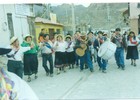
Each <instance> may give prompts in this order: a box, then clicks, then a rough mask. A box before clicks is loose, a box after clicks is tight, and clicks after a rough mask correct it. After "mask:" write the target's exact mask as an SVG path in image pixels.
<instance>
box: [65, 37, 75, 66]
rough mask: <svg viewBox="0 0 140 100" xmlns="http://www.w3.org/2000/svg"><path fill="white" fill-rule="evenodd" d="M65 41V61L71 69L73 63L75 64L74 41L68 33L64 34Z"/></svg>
mask: <svg viewBox="0 0 140 100" xmlns="http://www.w3.org/2000/svg"><path fill="white" fill-rule="evenodd" d="M65 41H66V45H67V47H66V57H67V63H68V65H69V69H71V68H74V64H75V53H74V43H73V41H72V37H71V36H70V35H66V37H65Z"/></svg>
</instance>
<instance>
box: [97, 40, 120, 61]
mask: <svg viewBox="0 0 140 100" xmlns="http://www.w3.org/2000/svg"><path fill="white" fill-rule="evenodd" d="M116 48H117V46H116V44H114V43H112V42H110V41H106V42H104V43H103V44H102V45H101V47H100V48H99V51H98V56H99V57H101V58H103V59H105V60H109V59H110V58H111V57H112V56H113V55H114V53H115V51H116Z"/></svg>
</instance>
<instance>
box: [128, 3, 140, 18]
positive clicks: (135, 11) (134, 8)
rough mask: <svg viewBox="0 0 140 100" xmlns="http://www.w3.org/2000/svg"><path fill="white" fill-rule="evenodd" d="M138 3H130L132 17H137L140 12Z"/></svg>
mask: <svg viewBox="0 0 140 100" xmlns="http://www.w3.org/2000/svg"><path fill="white" fill-rule="evenodd" d="M137 4H138V3H130V19H135V18H136V19H137V18H138V15H139V14H140V8H137Z"/></svg>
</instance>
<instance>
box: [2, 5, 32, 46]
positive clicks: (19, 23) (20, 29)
mask: <svg viewBox="0 0 140 100" xmlns="http://www.w3.org/2000/svg"><path fill="white" fill-rule="evenodd" d="M28 8H29V7H27V9H28ZM27 11H28V10H27ZM0 12H1V15H0V45H8V44H9V43H10V32H9V30H8V21H7V13H12V20H13V28H14V35H15V36H17V37H18V38H19V41H20V43H21V42H22V41H23V36H24V35H25V34H29V25H28V22H27V15H26V14H25V12H24V13H23V14H22V13H20V14H19V13H18V12H17V9H16V6H15V4H0ZM28 15H29V12H28ZM29 16H30V15H29ZM4 22H6V23H7V26H5V27H6V28H5V29H7V30H3V27H2V25H3V23H4Z"/></svg>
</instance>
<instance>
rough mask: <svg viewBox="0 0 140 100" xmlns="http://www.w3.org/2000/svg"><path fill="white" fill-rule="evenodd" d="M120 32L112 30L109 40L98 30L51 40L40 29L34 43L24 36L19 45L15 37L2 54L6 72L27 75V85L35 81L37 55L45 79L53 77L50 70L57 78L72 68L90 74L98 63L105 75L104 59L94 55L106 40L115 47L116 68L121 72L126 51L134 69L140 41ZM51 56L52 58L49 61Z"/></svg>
mask: <svg viewBox="0 0 140 100" xmlns="http://www.w3.org/2000/svg"><path fill="white" fill-rule="evenodd" d="M120 32H121V29H120V28H116V30H115V31H114V32H113V33H112V35H111V37H109V36H108V34H107V33H104V32H102V31H98V33H97V34H95V33H93V32H92V31H90V32H88V33H85V32H80V31H76V33H75V34H74V35H73V36H72V35H71V34H67V35H66V36H64V35H63V34H56V35H55V36H54V39H53V40H50V38H49V37H50V36H49V34H47V33H46V30H45V28H44V29H41V33H40V34H39V37H38V43H37V44H36V43H35V42H33V37H32V36H31V35H30V34H27V35H26V36H25V37H24V41H23V42H22V43H21V44H20V43H19V41H18V38H17V37H15V36H14V37H12V38H11V40H10V45H11V47H10V48H11V50H10V51H9V52H7V53H5V54H6V55H7V58H8V63H7V70H8V71H9V72H12V73H14V74H16V75H17V76H19V77H20V78H21V79H22V78H23V74H24V75H27V76H28V79H27V81H28V82H30V81H31V80H32V78H31V75H32V74H34V78H35V79H37V78H38V74H37V73H38V66H39V63H40V62H39V61H38V53H39V52H40V53H41V57H42V66H43V68H44V70H45V72H46V76H50V77H53V76H54V68H56V70H57V71H56V72H57V73H56V74H57V75H59V74H60V73H61V72H62V71H63V72H66V71H67V69H71V68H74V67H76V68H79V70H80V72H82V71H83V70H84V69H89V71H90V72H91V73H92V72H94V64H95V63H98V66H99V71H101V72H102V73H107V65H108V59H104V58H102V57H100V56H98V52H99V49H100V47H101V46H102V44H103V43H104V42H107V41H110V42H113V43H114V44H116V51H115V54H114V57H115V60H116V64H117V66H118V69H122V70H125V68H126V67H125V60H124V59H125V58H124V57H125V56H124V54H125V53H124V52H126V59H131V65H133V66H135V67H136V66H137V63H136V60H137V59H139V52H138V45H139V44H140V40H139V39H138V37H137V36H136V34H135V33H134V32H133V31H130V32H125V33H124V34H121V33H120ZM1 52H3V51H1ZM3 54H4V53H3ZM53 55H54V56H53ZM53 57H55V58H54V59H53ZM47 62H49V64H47ZM1 72H2V71H1Z"/></svg>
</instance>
